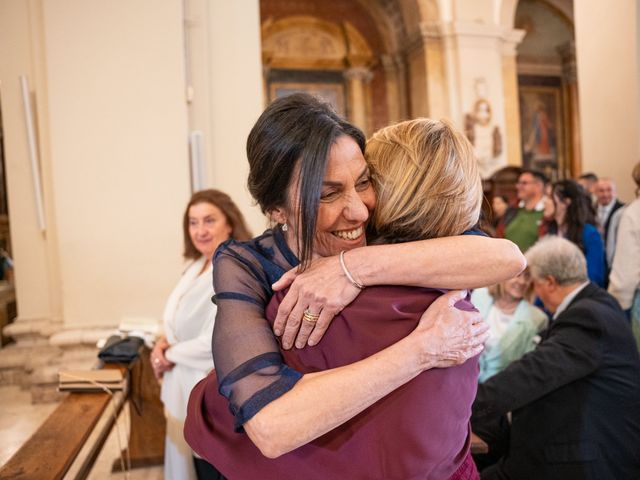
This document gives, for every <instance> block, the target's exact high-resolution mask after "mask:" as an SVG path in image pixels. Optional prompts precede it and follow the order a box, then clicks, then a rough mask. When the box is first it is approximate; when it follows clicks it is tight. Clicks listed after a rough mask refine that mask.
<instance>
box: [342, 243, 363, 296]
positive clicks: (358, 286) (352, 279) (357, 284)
mask: <svg viewBox="0 0 640 480" xmlns="http://www.w3.org/2000/svg"><path fill="white" fill-rule="evenodd" d="M345 251H346V250H342V251H341V252H340V266H341V267H342V271H343V272H344V274H345V275H346V276H347V278H348V279H349V281H350V282H351V285H353V286H354V287H356V288H359V289H360V290H362V289H364V285H362V284H361V283H358V282H356V279H355V278H353V276H352V275H351V273H349V270H347V265H346V264H345V263H344V252H345Z"/></svg>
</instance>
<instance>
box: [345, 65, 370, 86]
mask: <svg viewBox="0 0 640 480" xmlns="http://www.w3.org/2000/svg"><path fill="white" fill-rule="evenodd" d="M343 75H344V78H346V79H347V80H349V81H353V80H359V81H361V82H363V83H369V82H370V81H371V80H372V79H373V72H371V70H369V69H368V68H366V67H351V68H348V69H347V70H345V71H344V73H343Z"/></svg>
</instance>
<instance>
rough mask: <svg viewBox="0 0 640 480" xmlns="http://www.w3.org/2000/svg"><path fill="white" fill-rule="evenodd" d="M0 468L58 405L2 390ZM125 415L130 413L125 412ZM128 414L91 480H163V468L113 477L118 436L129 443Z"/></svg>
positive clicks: (17, 391)
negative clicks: (105, 479)
mask: <svg viewBox="0 0 640 480" xmlns="http://www.w3.org/2000/svg"><path fill="white" fill-rule="evenodd" d="M0 405H2V409H1V410H0V412H1V413H0V438H2V441H1V442H0V465H3V464H4V463H5V462H6V461H7V460H9V458H11V456H12V455H13V454H14V453H15V452H16V451H17V450H18V449H19V448H20V446H21V445H22V444H23V443H24V442H25V441H26V440H27V439H28V438H29V436H31V434H32V433H33V432H35V431H36V430H37V428H38V427H39V426H40V425H41V424H42V422H44V420H45V419H46V418H47V417H48V416H49V415H50V414H51V412H53V410H54V409H55V408H56V406H57V405H58V404H57V403H45V404H37V405H32V404H31V394H30V393H29V391H26V390H21V389H20V388H19V387H18V386H15V385H10V386H3V387H0ZM122 411H123V412H126V411H127V409H126V408H124V409H123V410H122ZM128 431H129V429H128V418H127V414H126V413H123V414H121V415H120V417H119V418H118V423H117V426H116V427H114V429H113V430H112V432H111V435H110V436H109V438H108V439H107V441H106V443H105V445H104V447H103V448H102V452H101V453H100V456H99V457H98V459H97V461H96V463H95V465H94V467H93V470H92V471H91V473H90V475H89V480H99V479H104V478H113V479H131V480H161V479H162V478H163V474H162V467H161V466H158V467H153V468H140V469H135V470H132V471H131V472H130V473H129V474H128V475H126V474H125V473H111V465H112V464H113V461H114V460H116V459H117V458H118V452H119V451H120V449H119V447H118V439H117V434H118V433H119V434H120V438H121V446H122V447H124V445H125V443H126V432H128Z"/></svg>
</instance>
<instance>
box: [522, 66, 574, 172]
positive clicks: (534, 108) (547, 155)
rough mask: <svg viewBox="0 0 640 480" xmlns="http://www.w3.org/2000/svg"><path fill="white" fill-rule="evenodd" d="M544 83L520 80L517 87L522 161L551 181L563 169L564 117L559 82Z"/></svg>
mask: <svg viewBox="0 0 640 480" xmlns="http://www.w3.org/2000/svg"><path fill="white" fill-rule="evenodd" d="M558 80H559V79H558ZM541 83H543V82H541ZM544 83H547V85H531V84H526V85H523V84H520V86H519V88H518V90H519V95H520V129H521V140H522V164H523V166H524V168H530V169H533V170H539V171H541V172H543V173H545V174H546V175H547V176H548V177H549V179H551V180H552V181H555V180H558V179H559V178H561V177H562V176H563V172H565V171H566V165H565V164H566V162H567V158H566V152H565V148H566V147H565V146H566V140H565V137H564V132H565V124H566V121H565V118H564V115H563V103H562V89H561V86H560V85H549V84H548V83H551V82H548V81H547V82H544ZM558 83H559V82H558Z"/></svg>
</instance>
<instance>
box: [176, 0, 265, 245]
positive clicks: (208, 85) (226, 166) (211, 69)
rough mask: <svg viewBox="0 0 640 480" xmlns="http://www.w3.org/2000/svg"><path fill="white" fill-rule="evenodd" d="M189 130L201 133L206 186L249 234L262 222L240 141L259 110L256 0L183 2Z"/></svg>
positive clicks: (259, 229)
mask: <svg viewBox="0 0 640 480" xmlns="http://www.w3.org/2000/svg"><path fill="white" fill-rule="evenodd" d="M185 13H186V20H187V22H186V25H187V42H186V49H187V52H188V54H187V58H188V64H187V76H188V83H189V90H190V93H191V101H190V102H189V108H188V112H189V129H190V130H191V131H194V130H198V131H201V132H202V133H203V139H204V158H205V164H204V168H205V174H204V178H203V184H204V186H205V187H213V188H219V189H221V190H224V191H226V192H227V193H229V194H230V195H231V196H232V198H233V199H234V200H235V201H236V203H237V204H238V206H239V207H240V209H241V210H242V211H243V213H244V215H245V216H246V218H247V221H248V223H249V224H250V226H251V228H252V230H253V232H254V233H259V232H262V230H264V227H265V225H266V220H265V218H264V216H263V215H262V213H261V212H260V210H259V208H257V207H255V206H253V202H252V201H251V197H250V195H249V193H248V191H247V189H246V186H245V184H246V178H247V172H248V167H247V160H246V155H245V142H246V138H247V135H248V134H249V130H250V129H251V127H252V126H253V123H254V122H255V120H256V119H257V118H258V116H259V115H260V113H261V112H262V110H263V108H264V91H263V80H262V64H261V61H262V59H261V48H260V9H259V2H258V0H240V1H234V2H226V1H210V0H187V1H186V2H185Z"/></svg>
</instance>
